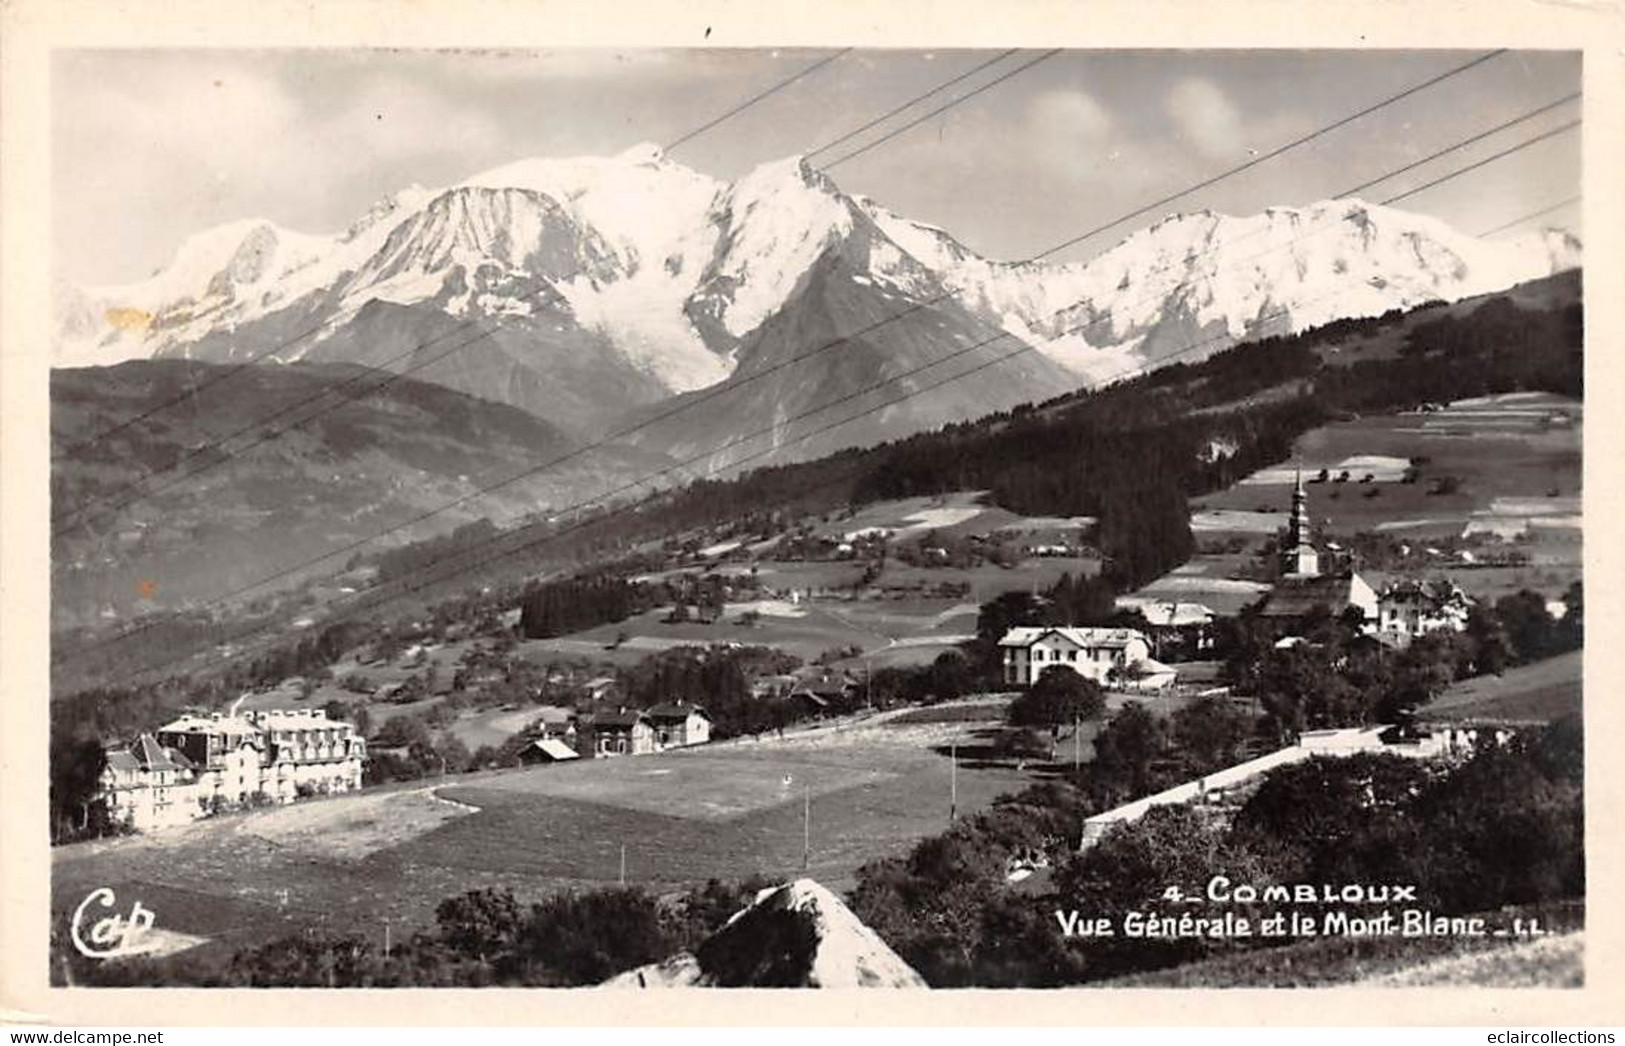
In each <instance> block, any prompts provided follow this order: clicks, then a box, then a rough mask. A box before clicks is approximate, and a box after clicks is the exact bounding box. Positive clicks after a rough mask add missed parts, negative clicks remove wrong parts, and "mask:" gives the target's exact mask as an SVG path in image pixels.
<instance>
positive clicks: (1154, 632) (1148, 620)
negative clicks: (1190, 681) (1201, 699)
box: [1123, 600, 1217, 660]
mask: <svg viewBox="0 0 1625 1046" xmlns="http://www.w3.org/2000/svg"><path fill="white" fill-rule="evenodd" d="M1123 609H1125V610H1137V611H1139V612H1140V616H1141V617H1143V618H1145V624H1146V635H1147V636H1148V637H1149V638H1150V640H1151V652H1152V653H1153V654H1154V655H1155V656H1157V657H1159V658H1162V659H1165V660H1171V659H1179V660H1195V659H1196V658H1200V657H1202V656H1203V655H1205V654H1206V653H1207V652H1208V651H1210V650H1212V649H1213V642H1214V638H1213V621H1214V619H1215V617H1216V616H1217V615H1215V614H1214V613H1213V610H1212V609H1211V608H1210V607H1207V606H1204V605H1203V604H1201V603H1179V602H1171V601H1164V600H1153V601H1151V602H1147V603H1140V604H1137V605H1124V606H1123Z"/></svg>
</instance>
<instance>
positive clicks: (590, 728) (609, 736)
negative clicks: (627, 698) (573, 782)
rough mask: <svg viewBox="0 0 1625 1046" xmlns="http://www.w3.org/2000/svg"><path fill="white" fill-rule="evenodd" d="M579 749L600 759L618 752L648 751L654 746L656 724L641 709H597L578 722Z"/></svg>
mask: <svg viewBox="0 0 1625 1046" xmlns="http://www.w3.org/2000/svg"><path fill="white" fill-rule="evenodd" d="M576 729H577V737H578V742H577V747H576V750H577V751H579V752H581V753H582V754H583V755H591V756H592V757H593V758H595V759H601V758H605V757H608V756H616V755H648V754H650V753H651V752H653V751H654V750H655V728H654V724H653V723H651V722H649V717H648V716H646V715H644V714H643V713H642V712H628V711H627V710H626V709H624V708H623V709H621V710H620V711H618V712H597V713H594V714H593V715H590V716H587V717H585V718H584V719H582V720H580V721H579V722H578V723H577V725H576Z"/></svg>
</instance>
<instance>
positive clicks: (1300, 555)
mask: <svg viewBox="0 0 1625 1046" xmlns="http://www.w3.org/2000/svg"><path fill="white" fill-rule="evenodd" d="M1281 573H1282V574H1284V575H1286V576H1288V577H1316V576H1318V575H1319V574H1320V554H1319V553H1318V552H1316V551H1315V546H1314V537H1313V536H1312V535H1311V534H1310V532H1309V495H1308V494H1307V493H1306V492H1305V491H1304V489H1303V464H1302V463H1301V462H1300V463H1299V464H1298V465H1297V467H1296V469H1295V470H1294V472H1293V483H1292V519H1291V521H1290V522H1288V524H1287V532H1286V544H1285V545H1284V546H1283V547H1282V549H1281Z"/></svg>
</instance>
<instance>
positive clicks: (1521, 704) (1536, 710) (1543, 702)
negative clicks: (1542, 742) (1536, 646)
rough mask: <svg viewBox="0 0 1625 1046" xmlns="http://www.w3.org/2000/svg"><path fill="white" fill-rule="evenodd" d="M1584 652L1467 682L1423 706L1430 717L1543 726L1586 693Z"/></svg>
mask: <svg viewBox="0 0 1625 1046" xmlns="http://www.w3.org/2000/svg"><path fill="white" fill-rule="evenodd" d="M1582 655H1583V652H1582V651H1579V650H1576V651H1574V652H1572V653H1568V654H1561V655H1559V656H1557V657H1550V658H1547V659H1546V660H1544V661H1537V662H1535V663H1534V664H1532V665H1522V666H1520V667H1518V668H1511V669H1508V670H1507V671H1506V672H1504V673H1502V674H1501V675H1498V676H1479V677H1478V678H1476V679H1467V680H1463V681H1462V682H1460V683H1456V684H1455V685H1454V686H1452V687H1450V689H1448V690H1446V691H1445V692H1444V694H1442V695H1441V696H1440V697H1439V699H1438V700H1437V701H1435V702H1433V703H1432V704H1430V705H1428V706H1427V707H1426V708H1424V709H1423V710H1422V711H1423V714H1424V715H1425V716H1426V717H1427V718H1429V719H1437V720H1442V721H1451V720H1456V721H1459V720H1468V719H1471V720H1482V721H1488V722H1496V723H1508V724H1539V723H1549V722H1551V721H1552V720H1554V719H1561V718H1563V717H1564V716H1566V715H1570V714H1572V713H1575V712H1579V711H1580V710H1581V706H1582V703H1583V701H1582V699H1583V696H1584V686H1583V682H1584V678H1583V671H1584V658H1583V656H1582Z"/></svg>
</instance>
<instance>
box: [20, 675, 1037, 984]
mask: <svg viewBox="0 0 1625 1046" xmlns="http://www.w3.org/2000/svg"><path fill="white" fill-rule="evenodd" d="M981 704H982V705H984V706H985V705H987V704H988V702H987V701H986V699H982V701H981ZM888 718H889V717H888V716H886V715H884V714H883V715H881V716H876V717H874V718H872V719H869V720H866V721H863V722H861V723H845V724H840V725H833V726H824V727H819V728H816V729H807V730H802V731H797V732H794V733H791V734H788V735H787V736H786V737H785V738H784V739H782V740H780V739H777V738H764V739H763V740H761V741H759V742H755V741H742V742H737V743H727V744H717V745H712V746H707V747H705V748H703V749H695V750H691V751H687V752H669V753H665V754H663V755H658V756H640V757H632V758H623V759H613V760H584V761H582V762H580V763H575V764H566V765H562V766H552V767H538V768H533V769H517V770H501V771H488V772H482V773H476V774H469V775H464V776H454V777H452V778H449V779H446V780H445V781H444V782H443V783H442V782H434V783H425V782H412V783H409V784H398V785H391V786H385V787H382V788H376V789H369V790H367V791H365V792H362V793H357V794H353V795H349V796H339V797H334V798H330V799H323V800H313V801H310V802H307V803H302V804H296V805H294V806H289V807H283V808H278V809H272V810H262V811H253V812H247V813H241V814H235V815H229V816H224V817H219V818H215V819H211V820H207V821H202V822H198V823H196V824H193V825H190V826H186V827H184V828H179V829H174V830H170V831H165V832H161V833H155V834H152V835H148V836H136V837H129V838H125V839H118V840H106V841H100V842H93V843H84V844H75V845H70V846H63V847H59V848H57V849H56V850H55V851H54V852H53V855H52V857H53V873H52V874H53V912H54V913H55V914H56V916H57V917H58V918H59V919H60V918H62V917H64V916H65V913H68V912H71V910H72V909H73V908H74V907H75V906H76V905H77V904H78V903H79V902H80V901H81V900H82V899H83V898H84V897H85V895H86V894H88V893H89V892H90V891H91V890H92V889H95V888H96V887H98V886H111V887H113V888H114V890H115V892H116V894H117V896H118V897H119V899H120V902H121V903H125V904H127V903H129V902H130V901H133V900H136V899H140V900H141V901H142V902H143V903H144V904H146V905H147V907H149V908H151V909H153V910H154V911H155V912H156V913H157V925H159V926H160V927H162V928H164V929H167V930H172V931H176V932H180V933H186V934H192V935H196V936H199V937H203V938H207V939H208V943H206V944H204V945H201V946H200V947H201V948H205V949H209V950H210V952H211V953H219V954H225V953H229V952H230V951H232V950H235V949H237V948H240V947H244V946H247V945H252V944H254V943H257V942H263V941H265V940H269V939H272V938H275V937H278V936H282V935H286V934H295V933H301V932H304V931H306V930H312V931H319V932H324V933H334V934H343V933H353V934H357V935H360V936H362V937H364V938H366V939H368V940H371V941H373V942H374V943H375V944H376V943H381V940H382V934H383V932H384V929H383V928H384V925H385V923H386V921H387V922H388V923H389V925H390V927H391V929H392V932H393V933H394V934H396V938H395V939H396V940H400V939H403V937H402V936H401V935H404V934H408V933H410V932H411V931H413V930H415V929H422V928H425V927H427V926H429V925H430V924H431V923H432V920H433V912H434V907H435V905H436V904H437V903H438V902H439V901H441V900H442V899H444V898H446V897H449V896H452V895H455V894H458V893H461V892H463V891H465V890H470V889H476V888H479V887H485V886H490V887H496V888H507V889H511V890H513V891H514V893H515V894H516V895H517V896H518V897H520V898H521V899H522V900H525V901H534V900H540V899H541V898H542V897H544V896H546V895H548V894H550V893H553V892H556V891H559V890H567V889H582V888H589V887H594V886H603V885H609V884H613V883H615V882H617V881H619V878H620V874H621V861H622V852H623V851H622V848H623V847H624V848H625V849H624V853H625V868H626V881H627V882H628V883H629V884H631V885H635V886H640V887H643V888H645V889H648V890H650V891H651V892H654V893H666V892H671V891H675V890H679V889H683V888H686V887H689V886H693V885H698V884H701V883H703V882H704V881H705V880H707V879H710V878H713V877H715V878H721V879H734V878H743V877H745V876H747V875H751V874H754V873H761V874H765V875H769V876H773V877H790V876H793V875H799V874H807V875H811V876H812V877H813V878H815V879H817V880H819V881H820V882H822V883H824V884H825V885H826V886H829V887H830V888H832V889H835V890H837V891H839V890H844V889H846V888H847V887H849V886H850V885H851V884H852V882H853V874H854V873H855V872H856V870H857V868H858V867H859V866H860V865H862V864H863V863H865V862H866V861H870V860H873V859H875V858H878V857H882V856H886V855H888V854H897V853H903V852H906V851H907V849H908V848H909V846H911V845H912V844H913V842H915V841H916V840H918V839H921V838H923V837H925V836H927V835H932V834H935V833H937V832H939V831H941V830H942V829H943V828H944V827H946V826H947V824H948V815H949V803H950V778H951V777H952V778H953V785H954V786H956V787H957V797H958V808H957V812H958V814H959V815H961V816H964V815H967V814H969V813H972V812H974V811H976V810H979V809H982V808H984V807H986V806H988V805H989V804H991V803H992V801H993V800H994V799H995V798H997V797H998V796H999V795H1001V794H1005V793H1009V792H1014V791H1018V790H1019V789H1020V788H1022V787H1023V786H1024V785H1025V784H1027V783H1029V782H1030V781H1032V780H1034V779H1035V777H1034V773H1033V772H1030V771H1029V772H1020V771H1017V770H1015V769H1014V768H1012V767H1009V766H1006V765H1000V764H972V763H969V762H968V761H962V762H961V765H960V766H959V768H958V770H957V772H955V771H954V770H953V768H952V766H951V764H950V761H949V759H948V758H947V756H946V755H945V754H942V752H943V751H946V748H947V746H948V744H949V743H950V742H952V741H953V740H954V739H957V738H964V739H966V740H969V739H970V735H971V732H972V729H973V728H974V727H975V726H976V725H977V723H976V722H975V721H974V720H973V721H966V722H930V723H915V724H907V723H905V724H900V725H897V726H888V725H887V723H886V720H887V719H888ZM939 749H940V751H939ZM804 816H805V818H806V820H805V825H804ZM804 827H805V828H806V829H807V836H806V838H807V839H809V840H810V847H809V848H808V850H807V852H806V860H805V862H804V860H803V839H804V836H803V831H804Z"/></svg>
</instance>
